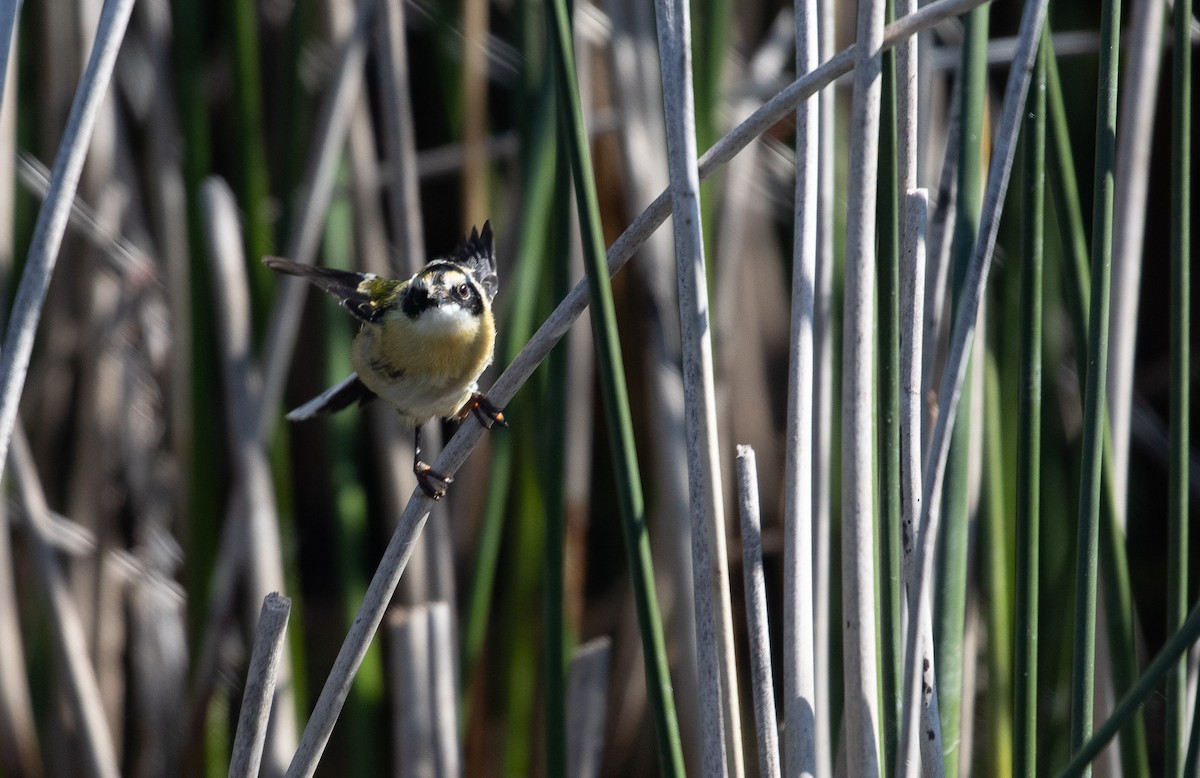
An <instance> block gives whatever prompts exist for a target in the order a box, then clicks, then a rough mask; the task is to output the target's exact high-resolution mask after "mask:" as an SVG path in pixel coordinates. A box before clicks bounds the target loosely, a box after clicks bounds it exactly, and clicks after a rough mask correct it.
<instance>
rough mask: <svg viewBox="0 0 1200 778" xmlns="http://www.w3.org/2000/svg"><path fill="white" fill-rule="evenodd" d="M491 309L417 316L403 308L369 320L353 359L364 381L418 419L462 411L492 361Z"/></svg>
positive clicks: (356, 341) (451, 309) (450, 309)
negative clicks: (476, 312)
mask: <svg viewBox="0 0 1200 778" xmlns="http://www.w3.org/2000/svg"><path fill="white" fill-rule="evenodd" d="M495 341H496V331H495V324H494V322H493V320H492V317H491V312H490V311H485V314H484V315H483V316H473V315H471V314H469V313H467V312H466V311H465V310H463V309H462V308H459V307H457V306H451V307H448V308H441V309H437V310H431V311H428V312H426V313H425V314H423V315H422V316H420V317H419V318H417V319H415V320H414V319H410V318H408V317H407V316H405V315H404V314H403V313H400V312H399V311H397V312H395V313H391V314H389V315H387V316H385V317H383V319H381V320H380V322H379V323H369V324H364V325H363V327H362V329H361V330H360V331H359V334H358V336H357V337H356V338H355V339H354V344H353V345H352V346H351V351H350V361H351V363H352V364H353V365H354V369H355V372H357V373H358V376H359V378H360V379H362V382H363V383H364V384H366V386H367V388H368V389H370V390H371V391H373V392H375V394H377V395H379V396H380V397H382V398H384V399H385V400H387V401H388V402H390V403H391V404H392V405H394V406H395V407H396V409H397V410H398V411H399V412H400V413H401V415H403V416H405V417H407V418H408V419H409V420H410V421H412V422H413V423H418V424H419V423H422V422H424V421H426V420H428V419H429V418H431V417H434V416H439V417H449V416H453V415H455V414H457V413H458V412H459V411H460V410H461V408H462V407H463V405H464V404H465V403H466V401H467V400H468V399H469V398H470V396H471V393H472V392H473V391H475V382H476V380H478V378H479V376H480V374H482V373H483V371H484V370H485V369H486V368H487V366H488V365H489V364H490V363H491V361H492V352H493V349H494V347H495Z"/></svg>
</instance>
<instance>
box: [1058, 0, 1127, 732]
mask: <svg viewBox="0 0 1200 778" xmlns="http://www.w3.org/2000/svg"><path fill="white" fill-rule="evenodd" d="M1101 14H1102V16H1101V24H1100V83H1099V87H1098V89H1097V95H1096V168H1095V192H1094V196H1095V199H1094V201H1093V204H1092V285H1091V303H1090V314H1089V317H1088V320H1089V324H1088V335H1089V338H1088V362H1087V386H1086V389H1085V393H1084V426H1083V463H1082V467H1081V469H1080V483H1079V529H1078V536H1077V543H1078V546H1077V551H1076V558H1075V564H1076V568H1075V635H1074V638H1073V643H1072V645H1073V651H1072V679H1071V740H1070V742H1071V748H1072V750H1075V749H1078V748H1079V747H1080V746H1082V745H1083V743H1084V741H1085V740H1086V739H1087V737H1088V735H1089V734H1090V733H1091V731H1092V707H1093V703H1094V700H1095V677H1094V673H1095V658H1096V657H1095V651H1096V637H1095V633H1096V585H1097V580H1096V570H1097V551H1098V545H1099V534H1100V507H1101V506H1100V495H1101V475H1102V463H1103V450H1104V422H1105V414H1106V409H1107V405H1106V403H1105V401H1104V396H1105V381H1106V376H1107V372H1108V329H1109V310H1108V309H1109V291H1110V285H1111V280H1112V276H1111V273H1112V208H1113V167H1114V157H1115V154H1116V130H1117V127H1116V125H1117V101H1116V95H1117V60H1118V48H1117V46H1118V38H1119V36H1120V33H1121V2H1120V0H1104V3H1103V4H1102V11H1101Z"/></svg>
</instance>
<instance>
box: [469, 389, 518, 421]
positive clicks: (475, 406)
mask: <svg viewBox="0 0 1200 778" xmlns="http://www.w3.org/2000/svg"><path fill="white" fill-rule="evenodd" d="M468 413H473V414H475V418H477V419H479V423H480V424H482V425H483V426H485V427H487V428H488V429H491V428H492V425H493V424H499V425H500V426H501V427H507V426H508V421H507V420H505V418H504V410H503V409H501V408H497V407H496V406H495V405H494V404H492V401H491V400H489V399H488V398H487V396H486V395H485V394H483V392H475V394H473V395H471V399H470V400H468V401H467V406H466V407H465V408H463V412H462V414H461V415H460V416H459V418H466V416H467V414H468Z"/></svg>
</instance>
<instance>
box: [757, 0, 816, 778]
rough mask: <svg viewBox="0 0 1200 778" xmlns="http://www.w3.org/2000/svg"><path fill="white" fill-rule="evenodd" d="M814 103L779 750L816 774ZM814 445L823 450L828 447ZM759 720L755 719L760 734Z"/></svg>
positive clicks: (800, 213) (796, 288)
mask: <svg viewBox="0 0 1200 778" xmlns="http://www.w3.org/2000/svg"><path fill="white" fill-rule="evenodd" d="M794 24H795V30H796V72H797V73H808V72H810V71H811V70H813V69H814V68H816V66H817V57H818V45H819V42H818V33H817V8H816V0H804V2H802V3H797V4H796V10H795V15H794ZM818 109H819V106H818V103H817V99H816V98H815V97H810V98H809V99H807V100H805V101H803V102H802V103H800V105H799V106H797V108H796V190H795V191H796V204H795V211H794V223H793V227H792V229H793V232H792V298H791V353H790V354H789V359H788V395H787V398H788V404H787V438H786V454H785V456H786V459H787V461H786V463H785V465H784V467H785V482H784V483H785V485H784V489H785V495H784V500H785V502H784V518H783V528H784V538H785V539H784V606H783V633H784V637H783V640H784V643H783V645H784V667H783V683H784V687H783V688H784V720H785V721H787V722H788V726H787V728H786V729H785V730H784V732H785V734H786V736H787V741H786V743H785V744H784V758H785V760H786V765H787V774H788V775H790V776H800V775H815V774H816V769H817V761H816V738H817V733H816V675H815V668H814V660H813V626H814V623H813V572H812V571H813V485H812V484H813V475H814V473H813V460H814V453H815V452H814V449H813V446H814V444H815V443H816V441H815V439H814V437H813V424H814V416H813V401H814V397H813V384H814V379H813V376H814V371H813V368H814V359H813V357H814V343H813V333H814V318H815V298H814V288H815V285H816V262H817V233H818V230H819V228H818V226H817V221H816V219H817V188H818V186H819V181H818V176H819V170H818V167H817V153H818V149H819V135H818V132H819V120H820V115H819V113H818ZM816 451H819V452H825V451H827V449H817V450H816ZM746 455H747V456H749V457H750V458H751V461H752V458H753V456H754V452H753V450H747V452H746ZM738 463H739V467H740V466H742V458H741V455H739V459H738ZM756 491H757V487H756ZM756 498H757V495H756ZM743 521H744V519H743ZM748 583H749V582H747V585H748ZM755 709H756V710H757V705H756V707H755ZM763 726H764V725H763V723H762V722H761V721H760V722H759V731H760V737H762V730H763ZM760 753H761V746H760ZM776 769H778V766H776Z"/></svg>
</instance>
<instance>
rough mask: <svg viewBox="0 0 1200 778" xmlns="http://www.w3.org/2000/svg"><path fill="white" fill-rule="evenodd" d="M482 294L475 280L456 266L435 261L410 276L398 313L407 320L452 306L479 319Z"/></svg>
mask: <svg viewBox="0 0 1200 778" xmlns="http://www.w3.org/2000/svg"><path fill="white" fill-rule="evenodd" d="M484 294H485V292H484V290H483V288H482V286H481V285H480V284H479V283H478V282H477V281H476V280H475V276H474V274H473V273H471V272H470V271H469V270H468V269H467V268H466V267H465V266H463V265H460V264H458V263H457V262H450V261H448V260H444V259H436V260H434V261H433V262H430V263H429V264H428V265H426V266H425V267H424V268H423V269H422V270H421V272H420V273H417V274H416V275H415V276H413V279H412V281H411V282H409V284H408V287H407V288H406V289H405V290H404V298H403V300H402V301H401V303H400V308H401V310H403V311H404V314H405V315H406V316H408V318H410V319H415V318H417V317H418V316H420V315H421V314H422V313H423V312H424V311H427V310H429V309H430V308H436V307H439V306H442V305H447V304H455V305H459V306H461V307H462V308H464V309H466V310H467V311H469V312H470V313H472V314H473V315H475V316H482V315H483V310H484V299H483V295H484Z"/></svg>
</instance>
